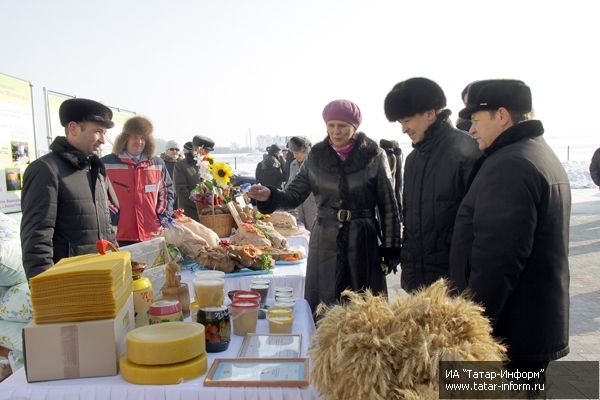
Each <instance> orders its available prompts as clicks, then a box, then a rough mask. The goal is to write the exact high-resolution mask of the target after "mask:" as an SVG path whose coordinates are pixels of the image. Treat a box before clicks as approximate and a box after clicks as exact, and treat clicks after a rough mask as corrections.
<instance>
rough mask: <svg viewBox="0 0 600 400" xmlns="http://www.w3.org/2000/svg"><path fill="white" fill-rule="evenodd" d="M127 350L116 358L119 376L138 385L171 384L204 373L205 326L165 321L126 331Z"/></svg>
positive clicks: (205, 368)
mask: <svg viewBox="0 0 600 400" xmlns="http://www.w3.org/2000/svg"><path fill="white" fill-rule="evenodd" d="M126 342H127V352H126V353H124V354H123V355H122V356H121V358H120V359H119V368H120V370H121V376H122V377H123V379H125V380H126V381H127V382H129V383H134V384H137V385H172V384H176V383H181V382H185V381H188V380H191V379H194V378H197V377H199V376H201V375H204V374H205V373H206V370H207V368H208V360H207V355H206V338H205V335H204V326H203V325H201V324H198V323H196V322H166V323H162V324H155V325H148V326H142V327H139V328H135V329H134V330H132V331H131V332H129V333H127V336H126Z"/></svg>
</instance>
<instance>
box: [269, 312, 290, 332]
mask: <svg viewBox="0 0 600 400" xmlns="http://www.w3.org/2000/svg"><path fill="white" fill-rule="evenodd" d="M267 321H269V333H292V325H293V324H294V317H292V316H291V315H278V316H274V317H271V316H267Z"/></svg>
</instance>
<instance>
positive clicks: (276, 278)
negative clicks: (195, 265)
mask: <svg viewBox="0 0 600 400" xmlns="http://www.w3.org/2000/svg"><path fill="white" fill-rule="evenodd" d="M180 274H181V282H182V283H187V285H188V289H189V291H190V299H193V298H194V297H195V296H194V283H193V280H194V277H195V274H194V272H193V271H190V270H185V269H184V270H182V271H181V272H180ZM258 278H260V279H268V280H269V281H270V283H269V295H268V296H267V298H270V299H273V298H274V294H275V288H276V287H278V286H288V287H291V288H293V289H294V297H295V298H300V299H303V298H304V283H305V280H306V259H304V260H303V261H302V262H301V263H299V264H295V265H285V266H282V265H275V270H274V271H273V273H272V274H268V275H245V276H239V277H236V276H235V274H229V275H227V277H226V278H225V279H224V281H225V284H224V291H225V295H227V292H229V291H230V290H239V289H243V290H249V289H250V283H251V282H252V280H253V279H258Z"/></svg>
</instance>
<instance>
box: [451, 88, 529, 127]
mask: <svg viewBox="0 0 600 400" xmlns="http://www.w3.org/2000/svg"><path fill="white" fill-rule="evenodd" d="M467 100H468V103H467V106H466V107H465V108H463V109H462V110H460V112H459V113H458V116H459V117H461V118H464V119H468V120H470V119H471V115H472V114H473V113H474V112H477V111H481V110H497V109H499V108H500V107H504V108H506V109H507V110H509V111H521V112H525V113H528V112H530V111H531V109H532V104H531V89H530V88H529V86H527V85H526V84H525V83H524V82H523V81H519V80H515V79H489V80H485V81H476V82H473V83H472V84H471V85H469V91H468V94H467Z"/></svg>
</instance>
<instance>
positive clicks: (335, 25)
mask: <svg viewBox="0 0 600 400" xmlns="http://www.w3.org/2000/svg"><path fill="white" fill-rule="evenodd" d="M554 3H556V2H546V3H543V2H540V1H528V0H521V1H512V0H511V1H500V2H494V3H490V2H482V1H460V0H459V1H435V0H434V1H429V2H425V1H393V0H387V1H380V0H364V1H358V0H331V1H327V0H321V1H318V0H317V1H315V0H301V1H297V0H272V1H270V0H232V1H226V0H225V1H205V0H194V1H192V0H189V1H184V0H182V1H152V0H146V1H127V0H120V1H114V0H105V1H91V0H90V1H80V0H53V1H47V0H30V1H27V0H0V16H1V23H0V37H1V38H2V57H0V72H1V73H4V74H8V75H11V76H14V77H17V78H21V79H24V80H28V81H30V82H32V83H33V84H34V90H35V92H34V96H35V99H36V100H35V104H36V113H37V116H36V117H37V118H36V119H37V121H36V130H37V136H38V144H40V143H41V144H42V145H41V147H45V142H44V140H43V137H44V135H45V125H44V110H43V101H42V97H43V96H42V95H43V92H42V88H43V87H47V88H48V89H49V90H53V91H57V92H61V93H65V94H69V95H75V96H78V97H87V98H92V99H95V100H99V101H102V102H104V103H105V104H107V105H110V106H113V107H120V108H123V109H126V110H132V111H135V112H137V113H138V114H141V115H144V116H146V117H148V118H150V119H151V120H152V121H153V123H154V125H155V136H156V137H158V138H164V139H171V138H175V139H177V140H179V141H181V142H185V141H187V140H190V139H191V137H192V136H193V135H195V134H204V135H208V136H211V137H213V138H214V139H215V141H216V142H217V144H218V145H219V144H221V145H225V146H227V145H230V144H231V142H237V143H239V144H242V145H244V144H245V143H246V137H247V135H246V134H247V132H248V129H251V132H252V135H253V136H254V137H255V136H256V135H273V136H274V135H285V136H289V135H306V136H309V137H312V138H313V139H315V140H316V139H317V138H318V139H319V140H320V139H321V138H322V137H324V132H325V128H324V123H323V121H322V119H321V110H322V108H323V106H324V105H325V104H326V103H327V102H329V101H330V100H333V99H336V98H348V99H350V100H352V101H354V102H356V103H357V104H358V105H359V107H360V108H361V110H362V112H363V125H362V126H361V130H363V131H364V132H366V133H367V134H368V135H369V136H371V137H373V138H374V139H380V138H383V137H385V138H388V139H397V140H400V141H401V143H403V144H404V145H407V144H408V143H409V141H408V138H407V137H406V135H403V134H402V133H401V131H400V126H399V125H398V124H391V123H389V122H387V120H386V119H385V116H384V114H383V106H382V104H383V100H384V98H385V95H386V94H387V93H388V92H389V90H390V89H391V87H392V86H393V85H394V84H396V83H397V82H399V81H402V80H404V79H407V78H410V77H413V76H425V77H428V78H430V79H433V80H435V81H437V82H438V83H439V84H440V85H441V86H442V88H443V89H444V91H445V92H446V96H447V98H448V103H449V104H448V105H449V108H450V109H452V110H453V117H452V118H456V117H457V115H458V111H459V109H460V108H461V106H462V103H461V100H460V92H461V90H462V89H463V87H464V86H465V85H466V84H468V83H469V82H471V81H473V80H477V79H487V78H518V79H522V80H524V81H525V82H526V83H527V84H529V85H530V86H531V88H532V91H533V96H534V106H535V108H536V111H537V116H538V117H539V119H541V120H542V121H543V122H544V125H545V127H546V132H547V133H546V136H547V137H552V136H562V137H564V136H573V137H584V138H586V137H587V138H598V137H599V135H598V132H597V129H598V128H597V126H596V125H597V123H596V122H595V121H594V120H593V119H592V118H591V115H592V114H593V113H595V112H596V109H597V104H598V102H597V95H598V93H599V92H600V90H599V89H600V81H599V79H598V71H599V70H600V68H599V65H598V64H599V62H598V58H599V57H598V54H597V52H598V43H597V40H598V39H599V38H600V27H599V25H600V24H599V23H598V21H597V20H596V19H597V13H596V11H595V8H596V7H597V6H594V8H592V6H593V5H594V4H595V3H596V2H594V1H569V2H561V3H560V4H559V5H555V4H554ZM115 134H116V133H115ZM594 140H596V146H595V147H598V145H600V139H594ZM592 147H594V146H592ZM595 147H594V148H595ZM590 154H591V153H590Z"/></svg>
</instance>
